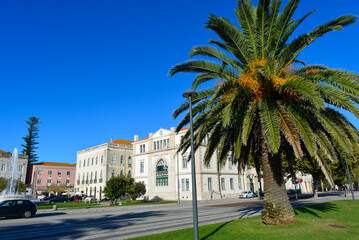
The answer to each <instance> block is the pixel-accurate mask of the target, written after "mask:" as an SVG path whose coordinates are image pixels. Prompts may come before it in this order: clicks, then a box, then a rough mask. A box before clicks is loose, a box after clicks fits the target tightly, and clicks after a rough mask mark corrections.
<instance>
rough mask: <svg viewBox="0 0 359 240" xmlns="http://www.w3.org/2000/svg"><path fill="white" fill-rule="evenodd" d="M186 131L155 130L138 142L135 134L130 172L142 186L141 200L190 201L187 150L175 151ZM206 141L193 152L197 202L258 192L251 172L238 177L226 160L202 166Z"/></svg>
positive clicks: (213, 158) (172, 129) (190, 184)
mask: <svg viewBox="0 0 359 240" xmlns="http://www.w3.org/2000/svg"><path fill="white" fill-rule="evenodd" d="M187 130H188V127H187V128H184V129H181V131H180V132H179V133H178V134H176V133H175V128H171V130H167V129H162V128H161V129H159V130H158V131H157V132H156V133H154V134H153V133H150V134H149V136H148V137H147V138H144V139H141V140H139V137H138V136H137V135H135V138H134V140H135V141H134V142H133V143H132V144H133V156H132V158H133V164H134V166H133V172H134V174H133V175H134V177H135V179H136V181H138V182H143V183H144V184H145V185H146V194H145V198H147V199H165V200H177V199H180V200H191V199H192V183H191V182H192V179H191V163H190V161H188V157H189V154H190V151H189V150H188V151H187V152H185V153H184V154H182V153H179V152H177V150H178V147H179V145H180V142H181V138H182V137H183V136H184V134H185V133H186V131H187ZM207 140H208V138H206V139H205V140H204V141H203V144H202V146H200V147H199V149H198V150H197V151H196V152H195V161H196V183H197V198H198V200H206V199H219V198H221V197H223V198H238V194H239V193H240V192H241V191H243V190H253V191H257V190H258V181H256V180H255V179H258V178H257V176H256V173H255V171H254V170H253V169H249V170H248V169H247V168H246V169H244V171H242V174H240V175H238V169H237V165H236V164H234V163H232V160H231V158H230V157H228V158H227V161H226V164H225V165H224V166H222V167H218V164H217V159H216V156H213V157H212V159H211V161H210V164H209V165H208V166H205V164H204V154H205V150H206V144H207Z"/></svg>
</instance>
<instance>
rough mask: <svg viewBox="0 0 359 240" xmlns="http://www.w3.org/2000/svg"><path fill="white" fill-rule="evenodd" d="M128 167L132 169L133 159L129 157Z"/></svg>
mask: <svg viewBox="0 0 359 240" xmlns="http://www.w3.org/2000/svg"><path fill="white" fill-rule="evenodd" d="M128 167H132V158H131V156H129V157H128Z"/></svg>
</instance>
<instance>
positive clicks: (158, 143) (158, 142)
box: [157, 141, 160, 150]
mask: <svg viewBox="0 0 359 240" xmlns="http://www.w3.org/2000/svg"><path fill="white" fill-rule="evenodd" d="M158 149H160V141H157V150H158Z"/></svg>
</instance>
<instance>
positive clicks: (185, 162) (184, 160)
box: [182, 156, 187, 168]
mask: <svg viewBox="0 0 359 240" xmlns="http://www.w3.org/2000/svg"><path fill="white" fill-rule="evenodd" d="M182 162H183V165H182V166H183V168H187V156H183V157H182Z"/></svg>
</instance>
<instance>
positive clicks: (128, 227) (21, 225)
mask: <svg viewBox="0 0 359 240" xmlns="http://www.w3.org/2000/svg"><path fill="white" fill-rule="evenodd" d="M358 196H359V194H357V197H358ZM340 199H351V198H350V197H348V196H347V197H346V198H345V197H342V196H339V195H329V196H325V197H320V198H318V199H312V198H311V199H300V200H298V201H292V204H293V206H294V207H297V206H303V205H308V204H316V203H321V202H328V201H334V200H340ZM198 205H199V207H198V209H199V225H206V224H211V223H217V222H224V221H230V220H235V219H241V218H245V217H249V216H254V215H258V214H260V213H261V211H262V208H263V203H262V201H259V200H258V199H251V200H248V199H243V200H237V199H223V200H212V201H201V202H199V204H198ZM189 227H192V204H191V202H183V203H182V204H180V205H178V204H161V205H141V206H123V207H107V208H91V209H77V210H65V211H57V212H53V211H39V213H38V214H36V215H35V216H34V217H33V218H30V219H2V220H0V239H6V240H12V239H47V240H49V239H56V240H57V239H126V238H131V237H136V236H142V235H149V234H153V233H158V232H165V231H171V230H175V229H183V228H189Z"/></svg>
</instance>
